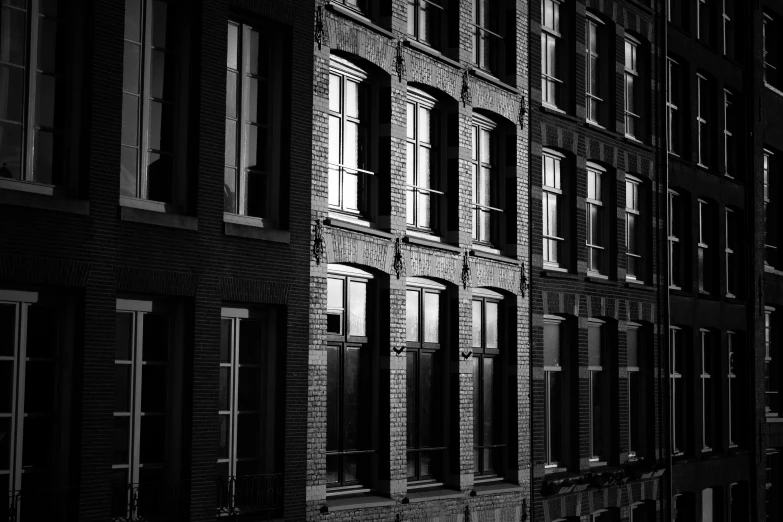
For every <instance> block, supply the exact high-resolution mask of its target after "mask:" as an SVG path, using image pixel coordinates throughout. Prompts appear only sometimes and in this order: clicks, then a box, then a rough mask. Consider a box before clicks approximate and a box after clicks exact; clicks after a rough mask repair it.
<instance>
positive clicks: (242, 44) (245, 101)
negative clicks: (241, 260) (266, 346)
mask: <svg viewBox="0 0 783 522" xmlns="http://www.w3.org/2000/svg"><path fill="white" fill-rule="evenodd" d="M237 44H238V46H239V49H238V54H239V60H237V65H238V66H239V71H238V72H239V78H238V81H237V86H238V87H239V89H240V94H239V96H238V97H237V99H238V101H239V107H238V108H237V116H239V121H237V138H238V141H239V157H238V160H239V161H238V164H239V169H238V171H237V175H238V179H237V185H238V186H237V211H238V212H239V214H242V215H245V214H247V206H246V204H245V202H246V201H247V194H246V192H247V189H246V187H247V183H246V180H247V164H248V159H247V150H248V143H247V139H248V133H247V131H246V130H245V129H246V124H247V122H248V121H249V120H250V114H249V109H248V107H250V103H249V94H248V93H249V91H250V89H249V88H248V78H247V72H248V71H249V70H250V52H249V50H250V31H249V30H248V26H247V25H245V24H240V25H239V38H237ZM237 328H238V327H237Z"/></svg>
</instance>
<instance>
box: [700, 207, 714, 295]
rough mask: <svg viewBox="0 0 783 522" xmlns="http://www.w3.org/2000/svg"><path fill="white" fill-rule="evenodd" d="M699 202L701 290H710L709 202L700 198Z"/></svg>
mask: <svg viewBox="0 0 783 522" xmlns="http://www.w3.org/2000/svg"><path fill="white" fill-rule="evenodd" d="M698 204H699V243H698V256H699V259H698V262H699V264H698V270H699V274H698V277H699V291H700V292H710V291H711V286H712V285H711V283H712V266H711V265H712V263H711V260H712V257H711V256H710V246H709V244H708V241H709V234H708V229H709V226H710V225H709V216H710V210H709V207H710V206H709V203H707V202H706V201H704V200H703V199H699V200H698Z"/></svg>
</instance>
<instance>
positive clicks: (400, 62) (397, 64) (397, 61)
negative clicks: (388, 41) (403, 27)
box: [394, 39, 407, 81]
mask: <svg viewBox="0 0 783 522" xmlns="http://www.w3.org/2000/svg"><path fill="white" fill-rule="evenodd" d="M394 72H395V73H397V78H398V79H399V81H402V79H403V78H407V74H406V72H405V54H404V53H403V52H402V40H401V39H400V40H397V54H396V55H395V57H394Z"/></svg>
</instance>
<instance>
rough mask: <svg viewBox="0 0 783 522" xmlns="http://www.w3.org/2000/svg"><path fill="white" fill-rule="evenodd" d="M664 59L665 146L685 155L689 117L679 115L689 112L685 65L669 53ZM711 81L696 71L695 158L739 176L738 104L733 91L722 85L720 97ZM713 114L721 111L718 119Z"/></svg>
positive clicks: (727, 174)
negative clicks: (665, 66)
mask: <svg viewBox="0 0 783 522" xmlns="http://www.w3.org/2000/svg"><path fill="white" fill-rule="evenodd" d="M667 63H668V71H667V75H668V79H667V81H668V84H667V91H666V111H667V150H668V151H669V153H670V154H673V155H676V156H687V155H688V150H689V149H690V146H689V144H690V139H689V138H690V129H691V126H690V124H689V123H688V119H687V118H685V117H683V116H682V115H683V114H687V113H688V111H687V106H688V99H689V96H690V92H691V90H690V88H689V85H688V83H689V81H690V80H688V78H687V77H684V76H683V74H682V71H683V70H686V69H687V67H686V66H685V65H684V64H683V63H681V61H680V60H676V59H674V58H671V57H669V59H668V62H667ZM711 82H712V80H710V79H709V78H708V77H707V76H705V74H702V73H697V74H696V82H695V87H696V89H695V92H696V102H695V103H696V115H695V123H696V125H695V127H696V143H695V147H693V150H694V151H695V158H694V159H695V160H696V163H697V164H698V165H699V166H700V167H703V168H716V167H718V168H720V169H721V171H722V172H723V174H724V175H726V176H727V177H730V178H739V177H741V176H742V173H741V172H739V163H738V158H737V154H738V143H739V141H738V140H737V139H736V137H735V136H737V135H738V131H739V124H740V120H739V118H738V116H739V114H740V108H739V106H738V105H737V104H736V103H735V101H734V98H735V93H734V92H732V91H731V90H729V89H723V91H722V93H721V96H722V97H721V96H716V95H715V93H714V91H713V89H712V87H711V85H710V84H711ZM721 106H722V107H721ZM716 109H718V110H716ZM716 114H722V118H721V120H720V121H715V120H713V119H712V116H714V115H716ZM721 127H722V129H721ZM719 144H720V145H719ZM719 155H720V158H719V157H718V156H719Z"/></svg>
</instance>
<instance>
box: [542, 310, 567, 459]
mask: <svg viewBox="0 0 783 522" xmlns="http://www.w3.org/2000/svg"><path fill="white" fill-rule="evenodd" d="M561 333H562V319H561V318H559V317H545V318H544V397H545V401H544V402H545V414H544V415H545V419H544V432H545V436H544V445H545V453H546V457H545V458H546V461H545V464H544V467H545V468H558V467H563V464H564V459H565V454H564V447H563V435H564V433H563V431H564V425H563V419H564V413H565V412H564V408H565V404H566V403H565V401H564V399H565V397H564V394H563V386H564V384H565V383H564V379H563V361H562V341H563V340H562V339H561V337H562V336H561Z"/></svg>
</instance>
